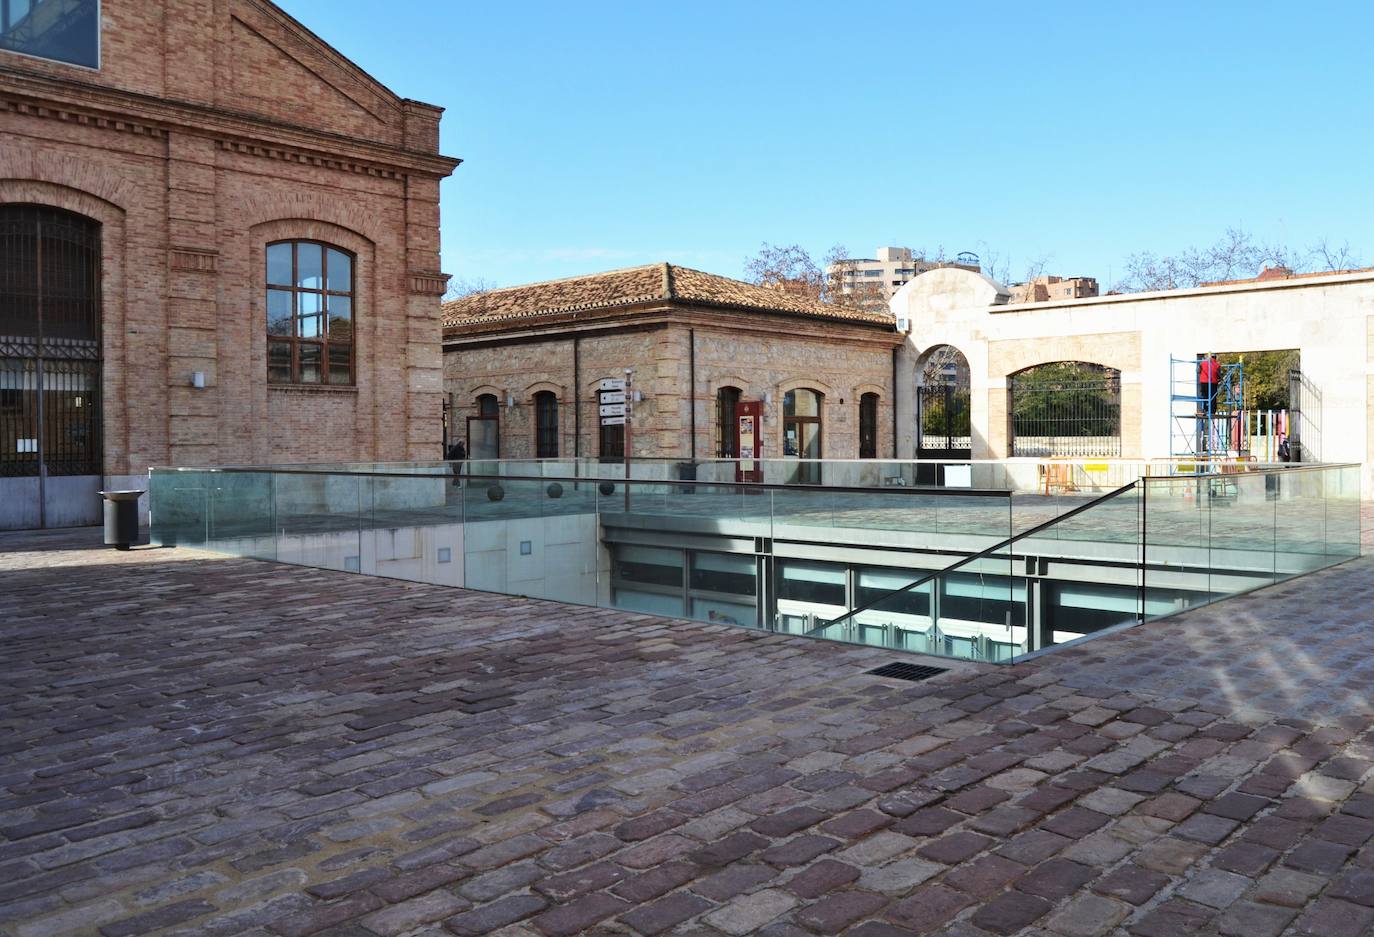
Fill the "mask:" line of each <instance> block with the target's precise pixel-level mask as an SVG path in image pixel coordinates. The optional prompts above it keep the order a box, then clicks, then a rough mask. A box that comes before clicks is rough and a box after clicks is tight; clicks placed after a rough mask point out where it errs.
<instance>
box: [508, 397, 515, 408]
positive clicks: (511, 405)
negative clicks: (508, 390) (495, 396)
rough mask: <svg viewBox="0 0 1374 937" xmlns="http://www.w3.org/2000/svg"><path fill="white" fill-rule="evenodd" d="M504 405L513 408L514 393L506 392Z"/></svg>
mask: <svg viewBox="0 0 1374 937" xmlns="http://www.w3.org/2000/svg"><path fill="white" fill-rule="evenodd" d="M506 407H507V409H514V408H515V395H514V394H506Z"/></svg>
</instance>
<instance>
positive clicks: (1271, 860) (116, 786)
mask: <svg viewBox="0 0 1374 937" xmlns="http://www.w3.org/2000/svg"><path fill="white" fill-rule="evenodd" d="M91 538H92V535H91V534H90V533H89V532H82V533H76V534H47V535H4V536H0V634H3V641H4V649H5V654H4V658H3V669H2V670H0V676H2V677H3V680H0V932H3V933H5V934H7V935H10V937H38V935H55V934H94V933H99V934H103V935H105V937H123V935H136V934H145V933H165V934H178V935H188V937H189V935H229V934H250V935H255V937H270V935H275V937H302V935H309V934H321V935H330V937H369V935H402V934H404V935H422V937H438V935H449V934H457V935H476V934H483V933H492V932H500V933H502V934H507V935H510V937H517V935H518V937H527V935H528V937H561V935H566V934H573V933H581V932H586V933H603V934H625V935H657V934H663V933H675V934H695V935H702V937H707V935H726V937H732V935H743V934H752V933H759V934H769V935H777V937H792V935H798V937H800V935H817V934H832V933H842V932H843V933H852V934H855V935H861V937H902V935H905V934H913V933H914V934H941V935H946V937H986V935H989V934H991V935H1009V934H1028V935H1056V937H1087V935H1097V934H1130V935H1133V937H1175V935H1182V934H1203V935H1218V934H1221V935H1235V937H1242V935H1243V937H1264V935H1279V934H1285V935H1287V934H1312V935H1320V937H1348V935H1349V937H1353V935H1360V934H1368V933H1371V931H1374V844H1372V843H1371V837H1374V780H1371V778H1372V777H1374V736H1371V728H1372V727H1374V715H1371V713H1372V712H1374V707H1372V706H1371V704H1370V701H1369V687H1370V682H1371V676H1374V675H1372V674H1371V671H1370V669H1369V666H1368V661H1369V660H1370V658H1371V656H1374V629H1371V627H1370V622H1369V618H1370V613H1369V609H1370V608H1371V607H1374V563H1371V562H1370V561H1369V560H1359V561H1355V562H1353V563H1350V564H1347V565H1345V566H1343V567H1339V568H1336V569H1333V570H1329V571H1326V572H1324V573H1320V574H1317V575H1314V576H1311V577H1309V578H1306V579H1304V580H1301V581H1300V582H1295V583H1289V584H1285V585H1281V586H1279V587H1277V588H1274V589H1269V590H1265V591H1263V592H1259V593H1255V594H1253V595H1251V596H1248V597H1245V598H1242V599H1238V600H1234V601H1232V602H1229V603H1226V604H1223V605H1219V606H1214V607H1212V608H1208V609H1203V610H1200V611H1198V612H1194V613H1191V614H1188V615H1185V616H1180V617H1178V618H1175V619H1171V620H1168V621H1164V622H1159V623H1155V624H1151V625H1145V626H1142V627H1139V628H1136V629H1133V630H1130V631H1126V632H1123V633H1120V634H1117V635H1112V636H1107V637H1103V638H1101V639H1098V640H1097V641H1095V642H1092V643H1090V644H1087V645H1085V646H1083V647H1082V648H1080V649H1068V650H1066V651H1065V652H1062V653H1059V654H1055V655H1050V656H1047V657H1044V658H1041V659H1039V660H1036V661H1033V662H1030V663H1027V664H1023V665H1018V666H1016V667H1009V668H996V667H990V666H974V665H958V666H956V667H954V669H953V670H952V671H951V672H950V673H947V674H945V675H943V676H940V677H937V678H935V679H934V680H931V681H929V682H926V683H916V684H909V683H901V682H897V681H892V680H883V679H879V678H875V677H872V676H868V675H865V674H864V671H865V670H866V669H868V668H870V667H872V666H874V665H875V664H877V663H883V662H886V661H888V660H891V659H892V655H891V654H889V653H886V652H880V651H875V650H870V649H861V648H849V647H844V646H839V645H835V644H827V643H820V642H811V641H806V640H804V639H800V638H789V637H785V636H774V635H765V634H759V633H752V632H746V631H742V630H735V629H726V628H722V627H714V626H708V625H704V624H694V623H687V622H679V621H666V620H663V619H657V618H652V617H649V616H643V615H631V614H626V613H621V612H614V611H606V610H597V609H587V608H576V607H570V606H561V605H556V604H552V603H547V602H538V601H530V600H519V599H512V598H509V597H504V596H495V595H487V594H481V593H474V592H465V591H462V590H453V589H444V588H441V587H433V586H419V585H413V584H408V583H402V582H395V581H388V580H382V579H374V578H366V577H361V576H355V575H349V574H346V573H334V572H322V571H315V570H310V569H303V568H298V567H288V566H277V565H271V564H266V563H258V562H254V561H249V560H236V559H223V558H216V557H212V556H210V555H208V554H203V553H197V552H195V551H192V550H187V549H178V550H159V549H139V550H134V551H131V552H129V553H116V552H114V551H105V550H91V549H86V547H89V545H90V541H91ZM35 546H36V547H38V548H39V549H40V550H42V552H33V551H32V548H33V547H35Z"/></svg>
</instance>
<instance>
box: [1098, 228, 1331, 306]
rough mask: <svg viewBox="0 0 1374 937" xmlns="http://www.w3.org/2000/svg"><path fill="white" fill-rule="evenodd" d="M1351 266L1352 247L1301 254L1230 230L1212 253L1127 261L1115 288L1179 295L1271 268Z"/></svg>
mask: <svg viewBox="0 0 1374 937" xmlns="http://www.w3.org/2000/svg"><path fill="white" fill-rule="evenodd" d="M1347 262H1348V263H1355V261H1354V258H1353V257H1352V256H1351V254H1350V249H1349V245H1343V246H1342V247H1340V248H1332V247H1330V246H1329V245H1328V243H1327V242H1326V241H1322V242H1320V243H1319V244H1318V245H1317V246H1316V247H1314V248H1312V249H1310V250H1308V251H1306V252H1301V251H1297V250H1294V249H1292V248H1289V247H1286V246H1284V245H1280V244H1261V243H1258V242H1256V241H1255V239H1254V238H1252V237H1251V236H1250V235H1249V234H1248V233H1246V232H1245V231H1243V230H1241V229H1239V228H1228V229H1226V233H1225V234H1223V235H1222V236H1221V237H1220V238H1219V239H1218V240H1217V242H1216V243H1215V244H1211V245H1208V246H1206V247H1189V248H1186V249H1185V250H1182V251H1180V252H1179V253H1177V254H1170V255H1166V256H1163V257H1160V256H1157V255H1155V254H1154V253H1152V252H1150V251H1143V252H1141V253H1139V254H1132V255H1131V256H1130V257H1129V258H1127V260H1126V274H1125V276H1124V277H1123V278H1122V279H1121V280H1119V281H1118V282H1117V283H1116V284H1115V285H1114V286H1113V287H1112V288H1113V289H1114V290H1116V291H1117V292H1121V293H1137V292H1142V291H1145V290H1173V289H1182V288H1186V287H1192V286H1201V285H1202V284H1204V283H1217V282H1220V281H1224V280H1240V279H1246V278H1249V277H1253V276H1256V275H1258V274H1259V273H1260V272H1261V270H1263V269H1264V268H1265V267H1287V268H1288V269H1290V270H1294V271H1304V270H1310V269H1313V268H1314V267H1318V268H1322V267H1324V268H1325V269H1328V270H1334V269H1342V267H1341V266H1340V265H1341V264H1344V263H1347Z"/></svg>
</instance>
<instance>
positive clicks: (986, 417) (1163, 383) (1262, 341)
mask: <svg viewBox="0 0 1374 937" xmlns="http://www.w3.org/2000/svg"><path fill="white" fill-rule="evenodd" d="M890 306H891V309H892V313H893V315H894V316H895V317H897V318H898V319H907V320H908V322H909V329H910V331H909V333H908V336H907V342H906V345H905V347H904V348H903V350H902V352H901V357H902V359H903V360H902V363H901V365H900V366H899V369H898V387H897V400H896V402H897V408H898V412H897V425H898V455H899V456H900V457H902V458H913V457H914V456H915V451H916V447H915V428H916V426H915V422H916V421H915V385H916V383H917V382H918V381H919V380H920V373H921V367H920V365H921V364H922V363H923V361H922V356H923V355H924V354H925V353H926V352H928V351H929V350H930V349H932V348H934V347H935V346H937V345H941V344H949V345H953V346H954V347H956V348H958V349H959V350H960V351H961V352H963V354H964V355H965V357H966V358H967V359H968V363H969V371H970V386H971V389H972V405H971V409H972V422H973V457H974V458H975V459H979V458H1005V457H1006V456H1007V454H1008V452H1009V447H1008V444H1009V439H1008V428H1007V382H1008V378H1009V377H1010V376H1011V375H1012V374H1015V373H1016V372H1018V371H1020V370H1022V369H1024V368H1027V367H1030V366H1033V365H1036V364H1043V363H1047V362H1052V361H1089V362H1094V363H1097V364H1102V365H1107V366H1109V367H1112V368H1116V369H1117V370H1119V371H1120V372H1121V385H1122V447H1121V454H1122V457H1123V458H1128V459H1158V458H1165V457H1168V455H1169V443H1170V399H1169V398H1170V373H1169V371H1170V368H1169V359H1170V357H1171V356H1172V357H1175V358H1192V357H1194V356H1196V355H1198V354H1200V353H1204V352H1219V353H1224V352H1246V351H1269V350H1280V349H1292V348H1296V349H1298V351H1299V353H1300V355H1301V369H1302V372H1303V376H1304V379H1305V380H1306V381H1308V382H1310V383H1311V384H1312V385H1313V386H1314V387H1315V388H1316V389H1317V391H1318V392H1319V394H1320V397H1321V413H1320V417H1319V419H1320V425H1321V437H1320V451H1319V452H1318V455H1319V457H1320V459H1321V461H1323V462H1358V463H1362V464H1363V466H1364V468H1363V472H1362V475H1361V478H1362V482H1361V487H1362V491H1363V496H1364V497H1365V498H1366V499H1368V498H1374V474H1371V466H1372V465H1374V452H1371V443H1372V442H1374V439H1372V438H1371V428H1370V421H1371V413H1374V410H1372V409H1371V401H1372V400H1374V397H1372V396H1371V388H1372V387H1374V271H1360V272H1355V273H1343V274H1331V275H1326V276H1315V277H1299V278H1293V279H1281V280H1267V281H1262V282H1245V283H1234V284H1226V285H1219V286H1210V287H1201V288H1197V289H1184V290H1171V291H1167V292H1153V293H1133V294H1126V295H1119V296H1098V297H1091V298H1085V299H1073V300H1060V301H1051V302H1042V303H1032V304H1021V305H1012V304H1009V303H1008V291H1007V289H1006V288H1005V287H1003V286H1001V285H1000V284H998V283H995V282H994V281H992V280H990V279H989V278H988V277H986V276H984V275H982V274H979V273H974V272H971V271H968V270H962V269H958V268H948V267H947V268H940V269H936V270H931V271H928V272H926V273H923V274H921V275H920V276H918V277H916V278H915V279H913V280H912V281H911V282H910V283H908V284H906V285H905V286H903V287H902V288H901V289H900V290H899V291H898V292H897V294H896V295H895V296H893V298H892V300H891V303H890Z"/></svg>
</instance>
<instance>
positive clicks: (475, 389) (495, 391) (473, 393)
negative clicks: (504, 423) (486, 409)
mask: <svg viewBox="0 0 1374 937" xmlns="http://www.w3.org/2000/svg"><path fill="white" fill-rule="evenodd" d="M483 394H491V395H493V396H494V397H496V402H497V403H498V404H501V405H503V406H504V405H505V402H506V392H505V391H504V390H503V389H502V388H500V387H497V386H496V385H495V384H474V385H472V387H471V389H470V390H469V391H468V394H467V399H466V401H465V404H466V405H467V406H472V404H473V402H474V401H476V400H477V398H478V397H480V396H482V395H483Z"/></svg>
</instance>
